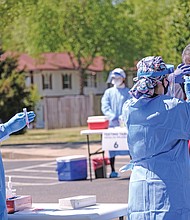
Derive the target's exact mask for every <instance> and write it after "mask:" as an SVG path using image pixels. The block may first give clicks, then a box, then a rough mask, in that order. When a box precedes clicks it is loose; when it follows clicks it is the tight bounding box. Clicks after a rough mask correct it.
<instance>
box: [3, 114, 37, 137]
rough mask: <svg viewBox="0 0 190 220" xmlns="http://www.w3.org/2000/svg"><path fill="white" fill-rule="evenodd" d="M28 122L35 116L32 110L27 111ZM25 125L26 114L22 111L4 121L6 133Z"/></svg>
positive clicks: (15, 130)
mask: <svg viewBox="0 0 190 220" xmlns="http://www.w3.org/2000/svg"><path fill="white" fill-rule="evenodd" d="M27 115H28V120H29V123H30V122H32V121H33V120H34V118H35V116H36V115H35V114H34V112H33V111H30V112H27ZM25 126H26V116H25V114H24V112H20V113H17V114H16V115H15V116H13V117H12V118H11V119H10V120H9V121H8V122H6V123H4V127H5V130H6V131H7V133H8V134H12V133H14V132H17V131H19V130H21V129H23V128H24V127H25Z"/></svg>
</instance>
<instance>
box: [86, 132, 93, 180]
mask: <svg viewBox="0 0 190 220" xmlns="http://www.w3.org/2000/svg"><path fill="white" fill-rule="evenodd" d="M86 137H87V145H88V163H89V172H90V181H92V167H91V153H90V140H89V135H87V136H86Z"/></svg>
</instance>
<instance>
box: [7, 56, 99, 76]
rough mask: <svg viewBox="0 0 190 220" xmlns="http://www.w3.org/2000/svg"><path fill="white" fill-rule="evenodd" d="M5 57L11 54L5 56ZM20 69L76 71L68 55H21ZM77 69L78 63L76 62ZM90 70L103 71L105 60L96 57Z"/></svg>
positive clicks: (19, 60)
mask: <svg viewBox="0 0 190 220" xmlns="http://www.w3.org/2000/svg"><path fill="white" fill-rule="evenodd" d="M4 55H5V56H8V55H10V53H6V54H4ZM18 63H19V66H18V68H19V69H21V70H22V69H24V68H25V69H27V70H28V71H35V70H60V69H71V70H72V69H74V66H73V64H72V61H71V59H70V57H69V55H68V54H67V53H44V54H42V55H41V58H38V59H34V58H32V57H31V56H29V55H28V54H21V55H20V56H19V59H18ZM74 64H75V66H76V67H77V66H78V65H77V62H76V60H74ZM88 69H89V70H91V71H95V72H101V71H103V59H102V58H101V57H96V58H95V59H94V62H93V64H91V65H90V66H89V67H88Z"/></svg>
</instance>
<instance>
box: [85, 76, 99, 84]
mask: <svg viewBox="0 0 190 220" xmlns="http://www.w3.org/2000/svg"><path fill="white" fill-rule="evenodd" d="M84 86H85V87H97V78H96V74H92V75H89V74H86V77H85V80H84Z"/></svg>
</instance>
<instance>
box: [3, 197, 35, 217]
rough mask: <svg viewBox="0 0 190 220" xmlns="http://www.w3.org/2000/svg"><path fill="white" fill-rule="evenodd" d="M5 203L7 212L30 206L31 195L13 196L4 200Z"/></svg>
mask: <svg viewBox="0 0 190 220" xmlns="http://www.w3.org/2000/svg"><path fill="white" fill-rule="evenodd" d="M6 205H7V212H8V213H9V214H10V213H14V212H17V211H21V210H24V209H26V208H32V197H31V196H30V195H25V196H14V197H12V198H9V199H7V200H6Z"/></svg>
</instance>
